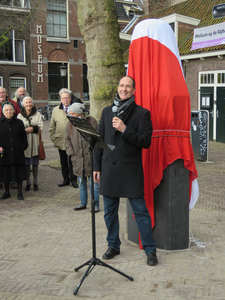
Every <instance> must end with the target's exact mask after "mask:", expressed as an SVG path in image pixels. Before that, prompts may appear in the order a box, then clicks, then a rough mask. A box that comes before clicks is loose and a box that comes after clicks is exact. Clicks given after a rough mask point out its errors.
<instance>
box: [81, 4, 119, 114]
mask: <svg viewBox="0 0 225 300" xmlns="http://www.w3.org/2000/svg"><path fill="white" fill-rule="evenodd" d="M77 5H78V13H77V15H78V24H79V27H80V30H81V33H82V35H83V38H84V42H85V46H86V55H87V65H88V82H89V94H90V104H91V114H92V115H93V116H94V117H95V118H96V119H98V120H99V118H100V115H101V111H102V108H103V107H105V106H107V105H110V104H111V103H112V101H113V99H114V96H115V94H116V91H117V85H118V81H119V79H120V78H121V77H122V76H123V75H124V74H125V69H124V63H123V51H122V48H121V44H120V40H119V25H118V22H117V16H116V8H115V3H114V0H85V1H83V0H78V1H77Z"/></svg>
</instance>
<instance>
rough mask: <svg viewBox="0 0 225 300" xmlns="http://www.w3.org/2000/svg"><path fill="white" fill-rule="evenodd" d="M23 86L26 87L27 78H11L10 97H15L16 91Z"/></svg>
mask: <svg viewBox="0 0 225 300" xmlns="http://www.w3.org/2000/svg"><path fill="white" fill-rule="evenodd" d="M21 86H23V87H24V88H26V79H25V78H22V77H11V78H10V99H13V98H14V97H15V91H16V90H17V89H18V88H19V87H21Z"/></svg>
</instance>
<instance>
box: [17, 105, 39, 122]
mask: <svg viewBox="0 0 225 300" xmlns="http://www.w3.org/2000/svg"><path fill="white" fill-rule="evenodd" d="M36 112H37V109H36V107H35V106H33V107H32V109H31V112H30V113H29V115H27V112H26V109H25V108H24V107H22V108H21V111H20V113H21V115H22V116H23V117H24V118H25V119H27V120H28V121H29V118H30V117H32V116H33V115H34V114H36Z"/></svg>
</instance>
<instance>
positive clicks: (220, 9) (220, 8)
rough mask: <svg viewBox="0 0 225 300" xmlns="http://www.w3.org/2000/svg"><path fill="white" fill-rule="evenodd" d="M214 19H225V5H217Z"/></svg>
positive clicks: (214, 10)
mask: <svg viewBox="0 0 225 300" xmlns="http://www.w3.org/2000/svg"><path fill="white" fill-rule="evenodd" d="M212 15H213V18H214V19H217V18H223V17H225V3H222V4H219V5H215V6H214V7H213V10H212Z"/></svg>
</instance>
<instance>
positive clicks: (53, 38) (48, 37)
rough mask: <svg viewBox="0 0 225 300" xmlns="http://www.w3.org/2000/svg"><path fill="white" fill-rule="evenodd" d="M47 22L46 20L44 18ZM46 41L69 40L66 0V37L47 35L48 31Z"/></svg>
mask: <svg viewBox="0 0 225 300" xmlns="http://www.w3.org/2000/svg"><path fill="white" fill-rule="evenodd" d="M46 15H47V17H48V10H47V14H46ZM46 22H47V20H46ZM46 41H47V42H57V41H59V42H66V43H68V42H70V40H69V10H68V0H66V37H65V38H64V37H51V36H48V33H47V39H46Z"/></svg>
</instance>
